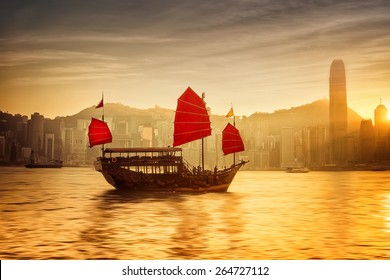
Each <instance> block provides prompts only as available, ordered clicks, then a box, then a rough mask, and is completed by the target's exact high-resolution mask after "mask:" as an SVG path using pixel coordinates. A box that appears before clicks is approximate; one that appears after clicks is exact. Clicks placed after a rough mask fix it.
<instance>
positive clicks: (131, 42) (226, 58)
mask: <svg viewBox="0 0 390 280" xmlns="http://www.w3.org/2000/svg"><path fill="white" fill-rule="evenodd" d="M0 5H1V6H0V7H1V9H0V10H1V11H0V14H1V17H0V23H1V24H0V26H1V28H0V58H1V60H0V61H1V62H0V104H1V108H0V110H2V111H8V112H10V113H12V114H16V113H21V114H23V115H31V114H33V113H34V112H40V113H42V114H44V115H45V116H48V117H51V118H54V117H55V116H66V115H72V114H75V113H77V112H79V111H81V110H82V109H83V108H86V107H90V106H92V105H94V104H97V102H98V101H99V99H100V95H101V92H102V91H104V92H105V101H106V102H114V103H115V102H119V103H122V104H125V105H128V106H131V107H135V108H152V107H154V105H159V106H161V107H164V108H169V109H173V108H174V107H175V104H176V100H177V97H178V96H179V95H180V93H181V92H182V91H183V90H184V89H185V88H187V86H191V87H192V88H193V89H194V90H195V91H196V92H198V93H202V92H205V93H206V102H207V103H208V106H210V107H211V108H213V113H214V114H219V115H223V114H226V113H227V111H228V110H229V108H230V105H231V104H233V105H234V107H235V112H236V114H237V115H251V114H253V113H255V112H273V111H275V110H278V109H284V108H290V107H294V106H299V105H301V104H307V103H310V102H313V101H315V100H318V99H322V98H323V97H326V96H328V90H329V89H328V79H329V77H328V75H329V65H330V63H331V62H332V61H333V60H334V59H342V60H343V61H344V64H345V68H346V75H347V80H348V82H347V91H348V105H349V107H350V108H353V109H354V110H355V111H356V112H358V113H359V114H360V115H361V116H362V117H363V118H371V119H373V108H375V107H376V106H377V105H378V104H379V100H380V98H382V103H383V104H384V105H386V106H387V107H390V106H389V105H390V82H389V81H390V65H389V63H388V61H387V60H386V59H384V58H386V57H389V55H390V53H389V52H390V51H389V49H388V47H387V46H388V45H389V43H390V34H389V33H388V31H387V26H388V25H389V21H390V17H389V14H390V3H388V2H387V1H370V2H366V1H343V2H338V1H300V2H296V1H290V2H285V1H272V2H270V1H249V0H229V1H224V2H223V3H210V2H209V1H200V2H199V1H197V2H193V1H175V0H171V1H164V3H162V2H160V1H148V2H147V3H146V2H138V1H127V2H126V3H124V2H119V1H99V2H97V3H96V2H95V1H94V2H93V3H92V2H90V1H83V2H82V3H79V2H78V1H50V2H49V1H40V2H39V3H30V2H29V1H18V2H16V3H14V2H12V3H8V2H7V3H2V4H0ZM308 23H310V24H308Z"/></svg>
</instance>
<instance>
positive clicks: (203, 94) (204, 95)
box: [202, 92, 206, 175]
mask: <svg viewBox="0 0 390 280" xmlns="http://www.w3.org/2000/svg"><path fill="white" fill-rule="evenodd" d="M205 97H206V94H205V93H204V92H203V93H202V100H203V102H204V98H205ZM202 174H203V175H204V137H202Z"/></svg>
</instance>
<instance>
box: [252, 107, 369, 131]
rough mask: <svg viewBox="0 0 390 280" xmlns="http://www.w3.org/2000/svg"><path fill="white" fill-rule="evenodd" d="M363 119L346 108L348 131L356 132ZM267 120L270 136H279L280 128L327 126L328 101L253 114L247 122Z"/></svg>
mask: <svg viewBox="0 0 390 280" xmlns="http://www.w3.org/2000/svg"><path fill="white" fill-rule="evenodd" d="M362 119H363V118H362V117H361V116H360V115H359V114H358V113H356V112H355V111H353V110H352V109H350V108H348V130H349V132H354V131H358V130H359V129H360V123H361V120H362ZM264 120H267V121H268V124H269V128H270V133H271V134H279V132H280V128H281V127H292V128H294V129H301V128H302V127H314V126H323V127H328V126H329V100H317V101H314V102H313V103H310V104H305V105H302V106H299V107H293V108H291V109H283V110H277V111H275V112H273V113H255V114H253V115H251V116H250V117H248V121H250V122H251V121H254V122H259V121H264Z"/></svg>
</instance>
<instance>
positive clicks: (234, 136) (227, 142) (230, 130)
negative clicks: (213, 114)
mask: <svg viewBox="0 0 390 280" xmlns="http://www.w3.org/2000/svg"><path fill="white" fill-rule="evenodd" d="M244 150H245V149H244V143H243V142H242V139H241V136H240V132H239V131H238V129H237V128H235V127H234V126H232V125H231V124H230V123H228V124H227V125H226V127H225V129H224V130H223V131H222V151H223V153H224V155H228V154H232V153H237V152H241V151H244Z"/></svg>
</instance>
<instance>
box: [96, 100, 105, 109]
mask: <svg viewBox="0 0 390 280" xmlns="http://www.w3.org/2000/svg"><path fill="white" fill-rule="evenodd" d="M101 107H103V98H102V100H100V102H99V104H98V105H97V106H96V107H95V108H101Z"/></svg>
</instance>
